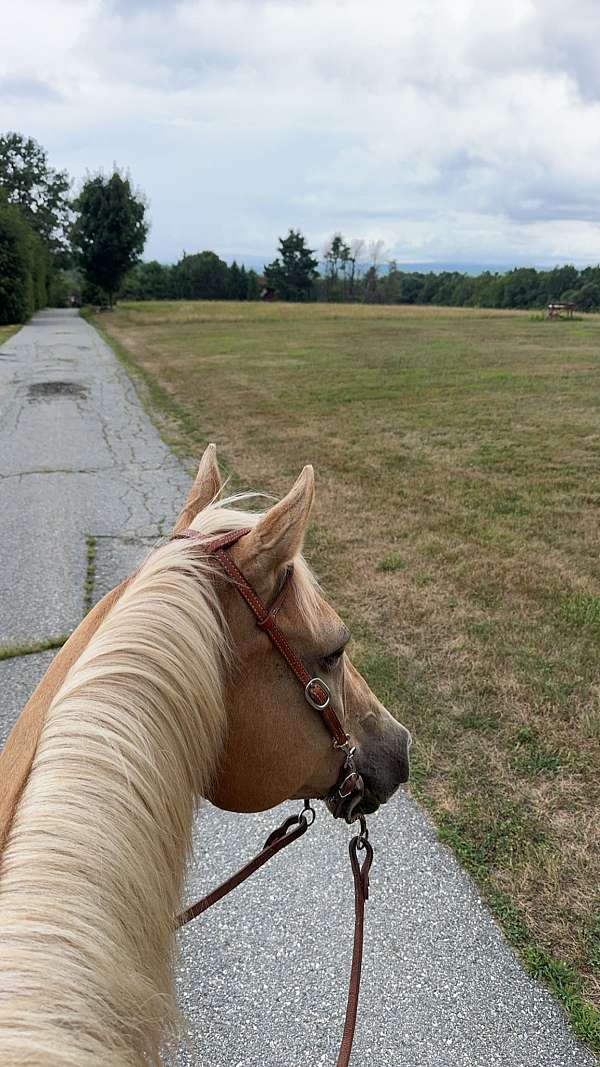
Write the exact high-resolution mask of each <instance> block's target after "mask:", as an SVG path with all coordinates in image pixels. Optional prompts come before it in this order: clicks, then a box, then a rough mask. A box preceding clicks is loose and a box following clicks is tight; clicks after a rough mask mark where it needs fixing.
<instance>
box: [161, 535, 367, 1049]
mask: <svg viewBox="0 0 600 1067" xmlns="http://www.w3.org/2000/svg"><path fill="white" fill-rule="evenodd" d="M247 533H250V527H246V528H245V529H241V530H232V531H230V532H229V533H226V534H222V535H221V536H219V537H216V538H213V539H211V540H207V539H206V538H205V536H204V535H203V534H201V533H199V532H198V531H197V530H192V529H188V530H182V531H181V532H180V533H177V534H175V535H174V536H173V538H172V539H173V540H177V539H178V538H186V539H190V540H194V541H197V542H198V543H199V547H201V548H202V550H203V553H204V554H206V555H209V556H213V557H214V558H215V559H217V560H218V562H219V564H220V565H221V567H222V568H223V570H224V572H225V574H226V575H227V577H228V578H229V579H230V580H231V582H232V584H233V585H234V586H235V588H236V589H237V591H238V593H239V594H240V596H242V597H243V599H244V600H245V602H246V604H247V605H248V607H249V608H250V611H251V612H252V613H253V615H254V617H255V618H256V625H257V626H258V627H259V629H261V630H263V631H264V633H266V634H267V636H268V637H269V639H270V640H271V642H272V643H273V645H274V646H275V648H276V649H277V651H278V652H279V653H280V654H281V656H283V658H284V660H285V661H286V663H287V665H288V667H289V668H290V670H291V671H292V673H293V674H294V675H295V677H296V678H297V679H298V682H299V684H300V685H301V686H302V689H303V691H304V696H305V699H306V701H307V703H308V704H310V706H311V707H312V708H314V710H315V711H317V712H318V713H319V715H320V716H321V719H322V721H323V723H324V725H325V726H326V728H327V730H328V731H329V733H330V734H331V737H332V743H333V747H334V748H337V749H340V751H342V752H343V753H344V756H345V759H344V763H343V766H342V770H341V773H340V776H339V778H338V781H337V783H336V785H335V786H334V788H333V790H332V792H331V793H330V795H329V796H328V797H327V805H328V807H329V809H330V811H331V812H332V814H333V816H334V818H344V819H345V820H346V822H348V823H351V822H355V821H356V820H358V821H359V824H360V830H359V832H358V833H357V834H356V835H355V836H354V837H352V838H351V840H350V846H349V851H350V864H351V867H352V876H353V879H354V945H353V952H352V967H351V971H350V983H349V989H348V1000H347V1004H346V1017H345V1021H344V1031H343V1035H342V1041H341V1045H340V1050H339V1053H338V1058H337V1061H336V1067H348V1064H349V1061H350V1053H351V1051H352V1042H353V1040H354V1030H355V1027H356V1015H357V1009H358V996H359V991H360V975H361V967H362V951H363V933H364V910H365V901H366V900H367V899H368V896H369V871H370V869H371V864H372V862H373V848H372V846H371V844H370V842H369V831H368V830H367V824H366V819H365V817H364V815H363V814H361V813H360V812H358V811H357V809H358V807H359V805H360V802H361V800H362V798H363V795H364V783H363V780H362V777H361V775H360V774H359V773H358V771H357V769H356V764H355V760H354V752H355V750H354V747H353V745H352V743H351V740H350V737H349V735H348V734H347V733H346V731H345V730H344V727H343V725H342V723H341V721H340V719H339V717H338V715H337V713H336V711H335V709H334V708H333V707H332V704H331V691H330V689H329V687H328V685H327V684H326V682H324V681H323V679H322V678H319V677H311V675H310V673H309V672H308V671H307V670H306V668H305V666H304V664H303V663H302V661H301V659H300V658H299V657H298V656H297V655H296V653H295V652H294V651H293V649H292V648H291V646H290V645H289V643H288V640H287V638H286V637H285V634H284V633H283V631H282V630H281V629H280V628H279V626H278V625H277V622H276V620H275V616H276V615H277V612H278V611H279V609H280V607H281V605H282V604H283V601H284V599H285V596H286V593H287V591H288V589H289V581H290V578H291V574H292V571H291V569H289V570H288V573H287V575H286V578H285V581H284V584H283V587H282V589H281V590H280V592H279V593H278V594H277V596H276V598H275V600H274V601H273V603H272V604H271V606H270V607H266V605H265V604H263V602H262V600H261V599H260V597H259V596H258V594H257V593H256V592H255V590H254V589H253V588H252V586H251V585H250V583H249V582H248V581H247V579H246V578H245V577H244V575H243V574H242V572H241V571H240V570H239V568H238V567H236V565H235V563H234V562H233V560H232V559H231V556H230V555H229V554H228V553H227V552H226V551H225V550H226V548H228V547H230V546H231V545H234V544H235V543H236V542H237V541H239V540H240V538H241V537H243V536H244V535H245V534H247ZM314 819H315V811H314V809H313V808H312V807H311V805H310V803H309V801H308V800H305V801H304V808H303V809H302V811H301V812H300V813H299V814H298V815H292V816H290V817H289V818H288V819H286V820H285V821H284V822H283V823H282V824H281V826H278V827H277V829H276V830H273V832H272V833H271V834H270V835H269V837H268V838H267V840H266V841H265V843H264V845H263V847H262V849H261V851H260V852H259V853H258V854H257V855H256V856H255V857H254V859H252V860H250V862H249V863H247V864H246V865H245V866H244V867H242V868H241V870H239V871H237V872H236V873H235V874H233V875H231V877H230V878H228V879H227V880H226V881H225V882H223V883H222V885H220V886H218V887H217V888H216V889H213V891H212V892H211V893H208V894H207V896H205V897H202V899H201V900H198V901H196V903H195V904H192V905H190V906H189V907H188V908H187V909H186V910H185V911H184V912H182V914H181V915H179V916H178V918H177V919H176V926H177V927H181V926H185V925H186V923H189V922H191V920H192V919H195V918H196V917H197V916H198V915H201V914H202V912H204V911H207V909H208V908H210V907H212V905H213V904H216V903H217V901H219V900H222V898H223V897H224V896H226V895H227V894H228V893H230V892H231V890H232V889H235V888H236V887H237V886H238V885H241V883H242V882H245V880H246V879H247V878H249V877H250V875H251V874H254V872H255V871H257V870H259V868H260V867H262V866H263V864H265V863H267V861H268V860H270V859H271V858H272V857H273V856H275V855H276V854H277V853H278V852H280V851H281V849H283V848H286V847H287V845H291V844H292V842H293V841H297V840H298V838H299V837H302V835H303V834H304V833H306V831H307V830H308V827H309V826H311V825H312V823H313V822H314ZM359 853H364V857H362V859H361V858H360V857H359Z"/></svg>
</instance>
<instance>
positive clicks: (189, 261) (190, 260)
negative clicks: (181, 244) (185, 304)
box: [173, 252, 229, 300]
mask: <svg viewBox="0 0 600 1067" xmlns="http://www.w3.org/2000/svg"><path fill="white" fill-rule="evenodd" d="M173 278H174V290H175V293H176V296H177V298H178V299H180V300H226V299H227V297H228V296H229V292H228V286H229V267H228V266H227V264H226V263H225V262H224V261H223V260H222V259H219V257H218V256H217V255H216V253H215V252H196V253H194V255H191V256H188V255H186V254H185V252H184V254H183V256H182V258H181V259H180V260H179V262H178V263H176V264H175V266H174V267H173Z"/></svg>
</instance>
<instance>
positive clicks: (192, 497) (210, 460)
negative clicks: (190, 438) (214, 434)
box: [173, 444, 223, 534]
mask: <svg viewBox="0 0 600 1067" xmlns="http://www.w3.org/2000/svg"><path fill="white" fill-rule="evenodd" d="M222 485H223V483H222V481H221V474H220V471H219V465H218V463H217V446H216V445H213V444H210V445H208V446H207V447H206V449H205V451H204V455H203V456H202V459H201V460H200V466H199V467H198V473H197V475H196V477H195V479H194V484H193V485H192V488H191V489H190V491H189V493H188V495H187V500H186V502H185V504H184V505H183V508H182V509H181V511H180V513H179V515H178V516H177V522H176V523H175V525H174V527H173V533H174V534H178V533H180V532H181V531H182V530H186V529H187V527H188V526H189V525H190V524H191V523H192V522H193V521H194V519H195V518H196V515H197V514H198V512H200V511H202V508H205V507H206V505H207V504H210V502H211V500H214V499H215V497H216V496H218V494H219V493H220V491H221V488H222Z"/></svg>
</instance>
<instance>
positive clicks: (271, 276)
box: [264, 230, 318, 300]
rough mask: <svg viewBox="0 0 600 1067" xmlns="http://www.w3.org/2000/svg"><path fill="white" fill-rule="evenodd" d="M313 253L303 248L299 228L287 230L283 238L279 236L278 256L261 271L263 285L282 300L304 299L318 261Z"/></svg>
mask: <svg viewBox="0 0 600 1067" xmlns="http://www.w3.org/2000/svg"><path fill="white" fill-rule="evenodd" d="M313 252H314V249H312V248H307V247H306V240H305V238H304V237H303V235H302V234H301V233H300V230H290V231H289V233H288V235H287V237H280V238H279V256H278V257H277V259H274V260H273V262H272V263H269V264H268V265H267V266H265V270H264V274H265V281H266V283H267V285H268V286H269V287H270V288H271V289H273V290H274V291H275V293H276V294H277V296H279V297H281V299H282V300H308V298H309V296H310V291H311V289H312V285H313V282H314V280H315V278H316V277H317V266H318V261H317V260H316V259H315V258H314V257H313ZM280 257H281V258H280Z"/></svg>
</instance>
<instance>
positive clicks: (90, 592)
mask: <svg viewBox="0 0 600 1067" xmlns="http://www.w3.org/2000/svg"><path fill="white" fill-rule="evenodd" d="M85 545H86V560H87V562H86V570H85V579H84V583H83V607H84V612H83V613H84V615H87V613H88V611H90V610H91V607H92V599H93V596H94V581H95V578H96V550H97V539H96V538H95V537H93V536H92V535H91V534H88V535H87V537H86V539H85Z"/></svg>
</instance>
